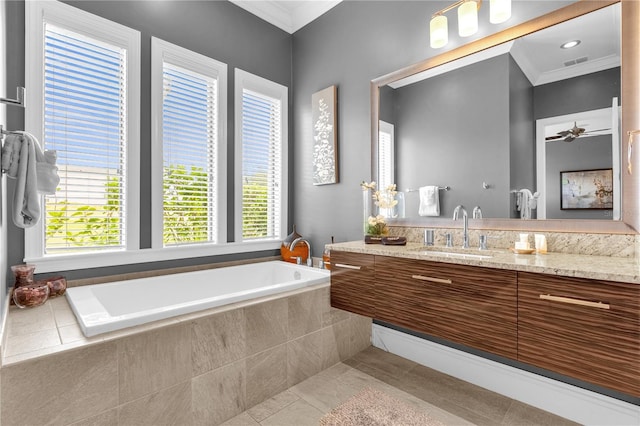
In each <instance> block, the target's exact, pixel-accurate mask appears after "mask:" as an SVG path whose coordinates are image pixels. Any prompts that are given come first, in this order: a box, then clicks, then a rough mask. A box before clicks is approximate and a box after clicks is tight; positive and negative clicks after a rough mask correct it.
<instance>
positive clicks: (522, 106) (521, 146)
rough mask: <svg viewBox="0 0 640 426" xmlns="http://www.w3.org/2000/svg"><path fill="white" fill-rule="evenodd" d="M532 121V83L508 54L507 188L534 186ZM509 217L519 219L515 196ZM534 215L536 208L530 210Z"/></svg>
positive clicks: (518, 188)
mask: <svg viewBox="0 0 640 426" xmlns="http://www.w3.org/2000/svg"><path fill="white" fill-rule="evenodd" d="M535 130H536V128H535V121H534V120H533V86H532V85H531V83H530V82H529V79H527V77H526V76H525V75H524V73H523V72H522V70H521V69H520V67H519V66H518V64H516V62H515V61H514V60H513V58H512V57H511V56H510V57H509V140H510V145H509V156H510V160H509V165H510V170H509V182H510V188H509V189H510V190H516V191H518V190H520V189H523V188H527V189H530V190H532V191H533V190H534V188H535V187H536V144H535V140H536V137H535ZM510 200H511V206H510V212H509V213H510V215H509V216H508V217H511V218H519V217H520V213H519V212H518V211H517V210H516V209H515V195H510ZM532 217H533V218H535V217H536V210H532Z"/></svg>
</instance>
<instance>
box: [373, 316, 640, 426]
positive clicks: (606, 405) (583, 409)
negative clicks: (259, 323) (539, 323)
mask: <svg viewBox="0 0 640 426" xmlns="http://www.w3.org/2000/svg"><path fill="white" fill-rule="evenodd" d="M371 338H372V343H373V346H375V347H377V348H380V349H382V350H385V351H388V352H391V353H393V354H396V355H399V356H401V357H403V358H406V359H409V360H411V361H414V362H417V363H418V364H421V365H424V366H426V367H429V368H433V369H434V370H438V371H441V372H443V373H445V374H448V375H450V376H454V377H457V378H459V379H462V380H464V381H466V382H469V383H473V384H475V385H478V386H481V387H483V388H485V389H489V390H491V391H494V392H497V393H499V394H502V395H505V396H508V397H509V398H512V399H515V400H518V401H521V402H524V403H525V404H529V405H532V406H534V407H538V408H540V409H542V410H545V411H548V412H550V413H554V414H557V415H558V416H561V417H564V418H566V419H569V420H572V421H575V422H578V423H582V424H585V425H616V426H620V425H634V426H637V425H640V407H639V406H637V405H634V404H630V403H628V402H624V401H620V400H618V399H615V398H611V397H608V396H605V395H601V394H599V393H596V392H591V391H588V390H586V389H582V388H579V387H577V386H573V385H570V384H567V383H563V382H559V381H557V380H553V379H549V378H547V377H543V376H540V375H537V374H534V373H530V372H528V371H524V370H520V369H518V368H515V367H511V366H508V365H505V364H501V363H498V362H495V361H491V360H489V359H486V358H482V357H479V356H476V355H472V354H469V353H466V352H462V351H459V350H456V349H453V348H450V347H447V346H443V345H439V344H437V343H434V342H431V341H429V340H425V339H420V338H419V337H415V336H412V335H410V334H406V333H402V332H399V331H396V330H392V329H390V328H386V327H383V326H380V325H377V324H374V325H373V331H372V336H371Z"/></svg>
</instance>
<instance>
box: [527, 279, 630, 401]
mask: <svg viewBox="0 0 640 426" xmlns="http://www.w3.org/2000/svg"><path fill="white" fill-rule="evenodd" d="M639 333H640V285H638V284H624V283H615V282H608V281H595V280H588V279H582V278H568V277H557V276H553V275H544V274H533V273H523V272H521V273H519V274H518V360H519V361H522V362H526V363H528V364H532V365H535V366H538V367H542V368H545V369H548V370H552V371H555V372H558V373H561V374H564V375H567V376H570V377H575V378H577V379H581V380H584V381H587V382H590V383H594V384H597V385H601V386H604V387H606V388H609V389H615V390H618V391H621V392H624V393H627V394H630V395H634V396H640V336H639Z"/></svg>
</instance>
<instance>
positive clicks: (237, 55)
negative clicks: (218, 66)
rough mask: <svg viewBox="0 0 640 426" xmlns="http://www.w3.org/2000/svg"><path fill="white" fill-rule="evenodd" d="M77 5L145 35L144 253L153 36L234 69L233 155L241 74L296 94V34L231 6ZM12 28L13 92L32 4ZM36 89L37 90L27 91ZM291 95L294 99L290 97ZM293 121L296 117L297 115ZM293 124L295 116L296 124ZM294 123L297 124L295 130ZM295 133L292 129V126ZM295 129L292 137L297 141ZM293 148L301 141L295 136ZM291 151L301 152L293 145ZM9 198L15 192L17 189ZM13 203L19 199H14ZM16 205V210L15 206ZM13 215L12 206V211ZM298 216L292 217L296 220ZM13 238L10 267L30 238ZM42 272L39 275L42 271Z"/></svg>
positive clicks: (15, 14) (13, 120) (15, 234)
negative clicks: (293, 61)
mask: <svg viewBox="0 0 640 426" xmlns="http://www.w3.org/2000/svg"><path fill="white" fill-rule="evenodd" d="M66 3H69V4H70V5H72V6H75V7H77V8H79V9H83V10H86V11H88V12H91V13H93V14H95V15H98V16H102V17H104V18H107V19H110V20H112V21H115V22H118V23H120V24H123V25H126V26H128V27H131V28H134V29H136V30H138V31H140V32H141V36H142V37H141V43H142V93H141V95H142V96H141V102H142V104H141V126H140V128H141V134H140V154H141V158H142V161H141V165H140V182H141V191H140V194H141V200H140V202H141V207H142V208H141V218H140V229H141V247H143V248H145V247H150V246H151V229H150V223H151V217H150V214H151V212H150V211H149V209H147V208H145V206H149V205H150V203H151V193H150V185H151V165H150V161H149V158H150V153H151V112H150V102H151V94H150V93H151V88H150V85H151V79H150V71H151V64H150V62H151V37H152V36H154V37H158V38H161V39H163V40H166V41H169V42H171V43H174V44H177V45H179V46H182V47H185V48H187V49H190V50H192V51H195V52H198V53H201V54H203V55H206V56H209V57H212V58H214V59H216V60H219V61H222V62H224V63H226V64H227V65H228V94H229V95H228V100H229V102H228V123H227V133H228V141H227V142H228V152H229V153H233V152H234V150H233V146H234V134H233V129H234V126H233V122H234V113H233V112H234V110H233V85H234V78H233V70H234V68H241V69H243V70H245V71H248V72H251V73H254V74H257V75H259V76H262V77H264V78H267V79H270V80H272V81H275V82H277V83H280V84H282V85H285V86H287V87H289V88H290V93H291V83H292V72H291V65H292V64H291V49H292V46H291V45H292V37H291V35H290V34H288V33H286V32H284V31H282V30H280V29H278V28H276V27H274V26H272V25H270V24H268V23H266V22H265V21H263V20H261V19H259V18H257V17H256V16H254V15H252V14H250V13H248V12H246V11H245V10H243V9H241V8H239V7H237V6H235V5H233V4H232V3H229V2H227V1H206V2H205V1H181V0H175V1H67V2H66ZM6 5H7V19H6V28H7V32H8V34H9V37H8V38H7V43H8V46H7V58H8V59H9V60H8V66H9V69H8V75H7V87H11V88H13V87H16V86H17V85H21V86H24V1H9V2H6ZM27 90H29V88H27ZM290 96H291V95H290ZM12 110H13V111H11V112H10V116H9V117H8V127H9V128H11V129H23V128H24V117H23V112H22V111H19V109H17V108H12ZM290 116H292V113H291V108H290ZM290 118H291V117H290ZM291 121H292V120H291V119H290V120H289V122H290V123H291ZM291 129H292V127H291ZM291 129H290V132H289V133H290V135H291V133H292V132H291ZM290 141H293V138H291V137H290ZM290 149H293V142H291V146H290ZM233 170H234V167H233V156H231V155H230V156H229V163H228V176H229V179H228V186H229V188H228V191H229V192H228V194H229V199H228V212H229V213H228V218H229V235H231V236H233V231H232V230H233V220H232V219H233V210H232V208H233V179H232V178H231V177H232V176H233ZM8 193H9V194H12V193H13V185H12V182H9V188H8ZM9 198H11V197H10V196H9ZM9 204H10V203H9ZM8 207H9V209H11V205H9V206H8ZM292 213H293V212H292V211H291V212H290V217H291V215H292ZM8 231H9V235H8V239H9V242H10V251H9V253H8V262H9V264H10V265H12V264H16V263H22V259H23V256H24V235H23V231H22V230H21V229H19V228H16V227H15V226H13V224H11V225H10V226H9V229H8ZM273 254H277V252H275V251H270V252H262V253H247V254H240V255H232V256H218V257H214V258H195V259H185V260H176V261H170V262H162V263H161V264H160V263H149V264H136V265H126V266H121V267H113V268H96V269H92V270H81V271H66V272H65V271H61V272H62V273H63V274H64V275H66V277H67V278H68V279H74V278H84V277H90V276H100V275H109V274H118V273H126V272H131V271H139V270H150V269H157V268H169V267H175V266H186V265H192V264H200V263H208V262H212V261H224V260H231V259H240V258H247V257H256V256H264V255H273ZM36 272H37V271H36Z"/></svg>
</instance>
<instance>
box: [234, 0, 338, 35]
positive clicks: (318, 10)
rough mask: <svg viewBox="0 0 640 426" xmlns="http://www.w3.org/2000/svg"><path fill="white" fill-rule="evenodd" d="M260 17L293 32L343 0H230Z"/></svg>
mask: <svg viewBox="0 0 640 426" xmlns="http://www.w3.org/2000/svg"><path fill="white" fill-rule="evenodd" d="M230 1H231V3H233V4H235V5H236V6H238V7H241V8H243V9H244V10H246V11H247V12H250V13H252V14H254V15H256V16H257V17H259V18H260V19H263V20H265V21H267V22H269V23H270V24H272V25H274V26H276V27H278V28H280V29H281V30H284V31H286V32H288V33H289V34H293V33H294V32H296V31H298V30H299V29H300V28H302V27H304V26H305V25H307V24H308V23H310V22H311V21H313V20H315V19H317V18H318V17H320V16H321V15H323V14H324V13H326V12H327V11H329V10H330V9H331V8H333V7H334V6H336V5H337V4H339V3H340V2H341V1H342V0H307V1H276V0H230Z"/></svg>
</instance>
